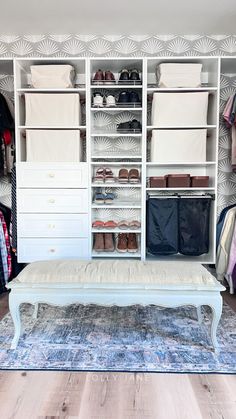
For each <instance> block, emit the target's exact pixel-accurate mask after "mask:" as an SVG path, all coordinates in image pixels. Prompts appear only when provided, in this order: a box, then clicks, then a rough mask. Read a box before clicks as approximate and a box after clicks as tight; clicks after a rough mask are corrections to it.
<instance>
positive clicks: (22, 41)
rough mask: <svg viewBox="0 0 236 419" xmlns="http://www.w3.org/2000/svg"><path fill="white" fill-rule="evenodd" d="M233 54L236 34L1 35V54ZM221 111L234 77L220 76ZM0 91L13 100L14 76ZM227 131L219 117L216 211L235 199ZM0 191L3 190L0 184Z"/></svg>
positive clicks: (235, 84)
mask: <svg viewBox="0 0 236 419" xmlns="http://www.w3.org/2000/svg"><path fill="white" fill-rule="evenodd" d="M179 55H185V56H204V55H213V56H218V55H220V56H225V55H227V56H229V55H235V56H236V35H230V36H228V35H211V36H201V35H183V36H175V35H160V36H159V35H156V36H150V35H135V36H122V35H104V36H96V35H31V36H24V37H20V36H15V35H12V36H9V35H7V36H6V35H2V36H0V57H25V56H27V57H30V56H42V57H50V56H60V57H66V56H81V57H90V56H98V57H99V56H107V57H110V56H114V57H116V56H117V57H119V56H132V57H135V56H167V57H168V56H169V57H171V56H179ZM221 80H222V89H221V112H222V110H223V109H224V106H225V103H226V101H227V99H228V97H229V95H230V94H232V93H233V92H236V75H235V77H231V78H230V77H226V76H222V79H221ZM0 91H1V92H2V93H4V94H5V95H6V96H7V97H8V98H9V99H10V100H13V80H12V78H10V77H6V76H5V77H3V76H2V77H0ZM230 147H231V138H230V131H229V130H228V129H227V128H226V127H225V124H224V122H223V121H222V118H221V124H220V143H219V179H218V181H219V196H218V212H220V211H221V209H222V208H224V207H225V206H226V205H228V204H231V203H233V202H236V174H235V173H232V170H231V165H230ZM0 192H1V193H0V195H1V194H5V193H6V185H3V191H0Z"/></svg>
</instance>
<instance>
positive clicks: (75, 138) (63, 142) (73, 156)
mask: <svg viewBox="0 0 236 419" xmlns="http://www.w3.org/2000/svg"><path fill="white" fill-rule="evenodd" d="M81 145H82V143H81V139H80V131H79V130H26V161H28V162H80V161H82V146H81Z"/></svg>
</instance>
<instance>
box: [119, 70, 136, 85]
mask: <svg viewBox="0 0 236 419" xmlns="http://www.w3.org/2000/svg"><path fill="white" fill-rule="evenodd" d="M122 83H123V84H141V79H140V75H139V72H138V70H136V69H134V70H127V69H123V70H122V71H121V73H120V78H119V84H122Z"/></svg>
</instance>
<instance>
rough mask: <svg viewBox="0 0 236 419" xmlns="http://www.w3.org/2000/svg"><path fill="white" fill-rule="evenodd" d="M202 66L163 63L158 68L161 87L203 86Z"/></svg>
mask: <svg viewBox="0 0 236 419" xmlns="http://www.w3.org/2000/svg"><path fill="white" fill-rule="evenodd" d="M201 71H202V64H198V63H162V64H159V65H158V66H157V82H158V86H159V87H167V88H168V87H169V88H171V87H173V88H174V87H190V88H191V87H192V88H194V87H199V86H201Z"/></svg>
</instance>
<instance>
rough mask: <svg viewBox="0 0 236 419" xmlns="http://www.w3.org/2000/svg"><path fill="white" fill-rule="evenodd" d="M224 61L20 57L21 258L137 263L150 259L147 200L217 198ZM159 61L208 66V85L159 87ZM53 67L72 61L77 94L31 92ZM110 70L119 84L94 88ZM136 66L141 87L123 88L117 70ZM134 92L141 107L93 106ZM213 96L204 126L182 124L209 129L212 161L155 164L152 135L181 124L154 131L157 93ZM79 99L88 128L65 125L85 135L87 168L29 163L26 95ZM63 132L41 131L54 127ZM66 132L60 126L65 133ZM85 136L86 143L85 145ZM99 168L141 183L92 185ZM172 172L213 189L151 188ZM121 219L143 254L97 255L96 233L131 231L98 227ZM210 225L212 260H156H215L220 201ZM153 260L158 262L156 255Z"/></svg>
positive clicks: (180, 257) (205, 78)
mask: <svg viewBox="0 0 236 419" xmlns="http://www.w3.org/2000/svg"><path fill="white" fill-rule="evenodd" d="M220 60H221V59H220V58H219V57H182V58H181V57H158V58H145V57H144V58H143V57H140V58H138V57H137V58H117V57H115V58H35V59H34V58H19V59H18V58H15V59H14V60H8V61H9V63H12V62H13V61H14V76H15V108H16V111H15V112H16V162H17V188H18V189H17V202H18V214H17V215H18V260H19V262H25V263H27V262H31V261H33V260H39V259H53V258H58V257H72V258H73V257H76V258H79V257H81V258H97V257H99V258H101V257H103V258H111V257H112V258H117V257H119V258H121V257H125V258H127V257H132V258H133V257H134V258H138V259H142V260H144V259H146V258H149V257H150V256H149V255H147V254H146V197H147V194H153V193H157V192H160V193H162V194H169V193H178V192H180V193H194V194H195V193H197V194H204V193H208V194H211V195H213V196H215V197H216V195H217V157H218V126H219V89H220ZM161 62H194V63H195V62H197V63H202V65H203V78H202V86H201V87H199V88H196V89H195V88H194V89H193V88H190V89H185V88H184V89H182V88H179V89H177V88H174V89H169V88H168V89H165V88H159V87H157V83H156V75H155V73H156V67H157V65H158V64H160V63H161ZM47 63H48V64H49V63H52V64H53V63H58V64H60V63H68V64H71V65H73V66H74V67H75V69H76V73H77V79H76V86H75V88H71V89H33V88H31V87H30V65H32V64H47ZM100 68H101V69H102V70H103V71H105V70H111V71H112V72H113V73H114V75H115V78H116V83H115V84H109V85H106V84H104V85H95V84H93V82H92V80H93V76H94V74H95V72H96V71H97V70H98V69H100ZM124 68H128V69H133V68H137V69H138V70H139V71H140V74H141V79H142V83H141V84H136V85H130V84H127V85H123V84H122V85H120V84H118V83H117V81H118V79H119V72H120V71H121V70H122V69H124ZM124 90H128V91H130V90H134V91H136V92H137V93H138V94H139V96H140V100H141V106H140V107H137V108H134V107H129V106H125V107H120V106H116V107H114V108H106V107H103V108H94V107H93V101H92V98H93V94H94V93H95V92H101V93H102V94H103V95H106V94H107V93H111V94H114V95H115V96H116V98H117V97H118V95H119V93H120V91H124ZM195 91H207V92H209V108H208V121H207V125H206V126H187V125H186V126H183V127H181V128H184V129H188V128H191V129H200V128H206V129H207V160H206V161H204V162H193V163H188V162H185V161H182V162H178V163H161V164H159V163H153V162H150V152H149V145H150V137H151V134H152V131H153V130H155V129H157V128H158V129H164V128H165V129H172V130H173V132H174V130H175V129H176V128H180V127H179V126H178V127H176V126H173V125H172V124H171V118H170V124H169V125H168V126H165V127H164V126H152V125H151V118H150V111H151V102H152V96H153V93H154V92H163V93H164V92H166V93H168V92H195ZM33 92H38V93H66V94H70V93H79V94H80V97H81V100H82V101H83V103H84V104H83V107H82V108H83V118H82V125H80V126H77V127H71V126H67V127H63V129H79V130H80V131H81V136H82V138H84V140H83V142H84V144H85V146H84V158H83V160H84V161H83V162H78V164H77V163H29V162H27V161H26V140H25V131H26V129H28V128H31V129H37V128H39V127H35V126H33V127H27V126H25V113H24V95H25V94H26V93H33ZM134 118H135V119H138V120H139V121H140V122H141V123H142V132H140V133H136V132H129V133H127V132H124V133H121V132H117V124H118V123H120V122H125V121H127V120H131V119H134ZM53 128H58V127H51V126H50V127H48V126H47V125H45V126H44V127H40V129H53ZM60 128H62V127H60ZM85 138H86V141H85ZM98 167H109V168H111V169H112V171H113V172H114V175H115V176H118V172H119V169H120V168H127V169H128V170H129V169H130V168H137V169H138V170H139V171H140V177H141V181H140V183H139V184H137V185H135V184H134V185H131V184H120V183H118V182H116V183H115V184H104V185H98V184H96V183H94V182H93V177H94V175H95V173H96V170H97V168H98ZM171 173H190V174H191V175H193V176H194V175H208V176H209V177H210V184H209V187H208V188H187V189H186V188H172V189H171V188H166V189H163V188H162V189H158V188H150V187H149V186H148V183H147V179H148V178H149V177H150V176H162V175H165V174H171ZM100 187H102V190H103V191H104V190H105V188H106V191H108V192H109V191H110V192H114V193H115V195H116V198H115V199H114V201H113V203H112V204H96V203H94V196H95V193H96V190H97V188H100ZM96 219H101V220H106V221H107V220H111V219H114V221H121V220H124V219H128V220H139V221H140V222H141V228H140V229H138V230H136V231H135V230H132V232H135V233H137V237H138V242H139V249H138V252H136V253H133V254H132V253H128V252H127V253H118V252H117V251H114V252H110V253H109V252H100V253H98V252H95V251H94V250H93V238H94V234H95V233H96V232H111V233H113V234H114V235H115V237H117V234H118V233H119V232H127V233H128V232H129V231H130V230H129V229H127V230H119V229H118V228H115V229H114V230H110V229H109V230H107V229H102V230H101V229H99V230H97V229H94V228H92V222H93V220H96ZM210 219H211V224H210V249H209V253H208V254H204V255H202V256H199V257H187V256H183V255H174V256H167V257H166V256H165V257H164V256H163V257H160V258H157V259H165V260H183V259H184V260H189V261H193V260H194V261H196V260H197V261H199V262H201V263H214V261H215V226H216V199H215V200H213V201H212V209H211V217H210ZM151 258H152V259H155V258H154V257H151Z"/></svg>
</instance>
